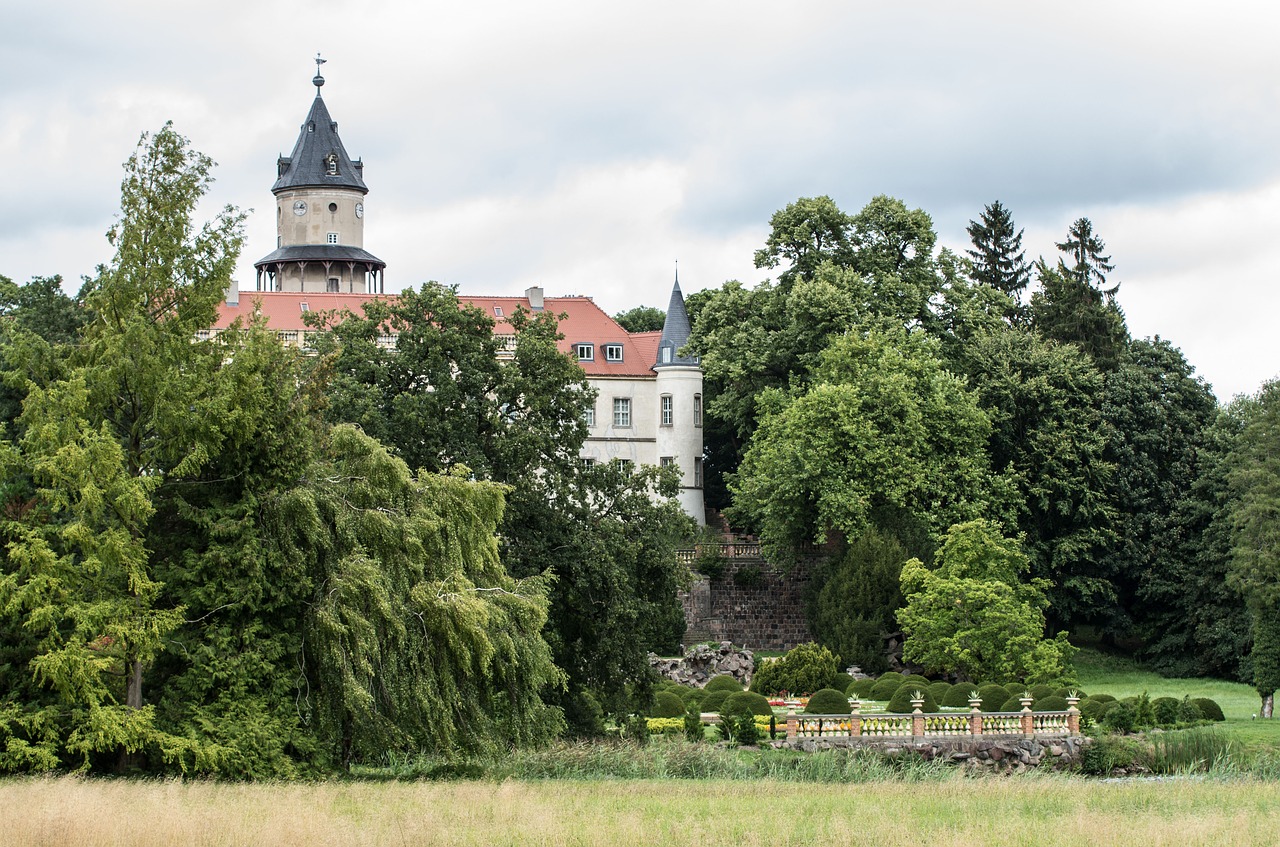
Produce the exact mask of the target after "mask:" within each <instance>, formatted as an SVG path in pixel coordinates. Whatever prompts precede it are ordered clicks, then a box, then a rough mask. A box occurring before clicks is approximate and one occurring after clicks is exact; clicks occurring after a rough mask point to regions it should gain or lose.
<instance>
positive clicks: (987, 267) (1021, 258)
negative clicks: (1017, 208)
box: [965, 200, 1031, 302]
mask: <svg viewBox="0 0 1280 847" xmlns="http://www.w3.org/2000/svg"><path fill="white" fill-rule="evenodd" d="M966 229H967V230H968V232H969V238H970V239H971V240H972V241H973V247H974V249H972V250H966V251H965V252H966V253H968V254H969V257H970V259H971V260H972V264H971V270H970V278H972V279H973V281H974V282H978V283H981V284H983V285H989V286H991V287H992V288H994V289H996V290H997V291H1002V292H1004V293H1005V294H1007V295H1009V296H1010V297H1012V298H1013V299H1014V301H1015V302H1016V301H1018V300H1020V299H1021V298H1022V292H1023V291H1024V290H1025V289H1026V287H1027V283H1029V282H1030V281H1031V263H1030V262H1028V261H1027V259H1026V254H1025V253H1024V252H1023V249H1022V232H1023V231H1022V230H1021V229H1018V230H1016V231H1015V229H1014V223H1013V215H1012V214H1011V213H1010V212H1009V210H1008V209H1006V208H1005V207H1004V206H1003V205H1002V204H1001V203H1000V201H999V200H997V201H995V202H994V203H991V204H989V205H987V206H986V207H984V208H983V210H982V214H981V215H980V216H979V219H978V220H976V221H969V226H968V227H967V228H966Z"/></svg>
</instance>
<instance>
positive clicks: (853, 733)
mask: <svg viewBox="0 0 1280 847" xmlns="http://www.w3.org/2000/svg"><path fill="white" fill-rule="evenodd" d="M850 705H851V706H852V707H853V711H852V714H850V715H849V736H850V737H852V738H857V737H858V736H860V735H862V712H860V711H858V710H859V709H861V708H862V701H861V700H854V701H853V703H851V704H850Z"/></svg>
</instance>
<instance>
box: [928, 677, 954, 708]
mask: <svg viewBox="0 0 1280 847" xmlns="http://www.w3.org/2000/svg"><path fill="white" fill-rule="evenodd" d="M950 690H951V683H949V682H931V683H929V694H931V695H932V696H933V699H934V700H937V701H938V705H942V700H943V698H945V697H946V696H947V692H948V691H950Z"/></svg>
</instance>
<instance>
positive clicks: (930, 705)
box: [884, 683, 938, 715]
mask: <svg viewBox="0 0 1280 847" xmlns="http://www.w3.org/2000/svg"><path fill="white" fill-rule="evenodd" d="M916 692H920V694H922V695H924V705H923V706H921V707H920V711H922V712H936V711H938V701H937V700H934V699H933V698H932V697H930V696H929V689H928V688H923V689H922V688H920V687H919V686H918V685H913V684H911V683H904V684H903V685H902V686H901V687H899V688H898V690H897V691H895V692H893V696H892V697H890V698H889V702H888V703H887V704H886V705H885V707H884V710H885V711H886V712H894V713H895V714H900V715H909V714H911V712H912V710H913V707H912V705H911V699H912V698H913V697H915V696H916Z"/></svg>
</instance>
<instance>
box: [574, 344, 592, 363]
mask: <svg viewBox="0 0 1280 847" xmlns="http://www.w3.org/2000/svg"><path fill="white" fill-rule="evenodd" d="M573 349H574V350H575V351H577V354H578V361H579V362H591V361H594V360H595V358H596V352H595V345H593V344H575V345H573Z"/></svg>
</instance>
